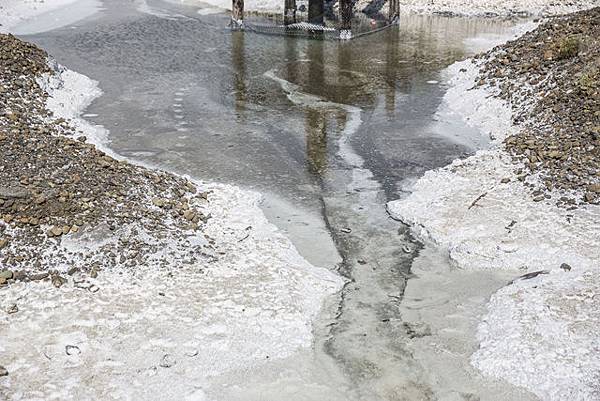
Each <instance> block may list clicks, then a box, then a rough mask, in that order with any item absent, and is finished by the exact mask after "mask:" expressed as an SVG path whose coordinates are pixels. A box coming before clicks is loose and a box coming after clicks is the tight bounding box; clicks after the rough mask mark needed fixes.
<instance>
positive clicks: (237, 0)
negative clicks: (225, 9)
mask: <svg viewBox="0 0 600 401" xmlns="http://www.w3.org/2000/svg"><path fill="white" fill-rule="evenodd" d="M243 26H244V0H233V2H232V5H231V27H232V28H234V29H236V28H237V29H241V28H242V27H243Z"/></svg>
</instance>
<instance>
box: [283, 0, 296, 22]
mask: <svg viewBox="0 0 600 401" xmlns="http://www.w3.org/2000/svg"><path fill="white" fill-rule="evenodd" d="M283 4H284V5H283V8H284V9H283V23H284V24H285V25H290V24H294V23H296V0H284V3H283Z"/></svg>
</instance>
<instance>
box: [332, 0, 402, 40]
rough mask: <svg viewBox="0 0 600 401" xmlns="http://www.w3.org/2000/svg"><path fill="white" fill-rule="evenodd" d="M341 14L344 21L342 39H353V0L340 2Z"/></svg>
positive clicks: (341, 28) (341, 32)
mask: <svg viewBox="0 0 600 401" xmlns="http://www.w3.org/2000/svg"><path fill="white" fill-rule="evenodd" d="M390 1H393V0H390ZM340 14H341V19H342V24H341V25H340V39H352V31H351V29H352V14H353V10H352V0H340Z"/></svg>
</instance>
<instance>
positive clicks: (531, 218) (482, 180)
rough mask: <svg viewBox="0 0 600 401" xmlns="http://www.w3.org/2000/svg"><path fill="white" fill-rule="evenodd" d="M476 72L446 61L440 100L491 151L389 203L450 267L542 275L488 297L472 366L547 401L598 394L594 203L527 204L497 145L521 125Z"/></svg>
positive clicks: (599, 229)
mask: <svg viewBox="0 0 600 401" xmlns="http://www.w3.org/2000/svg"><path fill="white" fill-rule="evenodd" d="M477 71H478V67H477V66H476V65H475V64H473V62H472V61H471V60H467V61H464V62H461V63H457V64H455V65H453V66H451V67H450V68H449V70H448V72H449V74H450V76H451V79H450V81H449V85H450V89H449V90H448V93H447V94H446V99H445V101H446V103H447V104H448V105H451V107H452V108H453V110H454V111H455V112H456V113H457V114H458V115H459V116H462V118H464V119H465V121H467V122H468V123H469V124H471V125H473V126H475V127H478V128H479V129H480V131H481V132H482V134H484V135H489V136H490V137H491V139H492V147H491V149H489V150H484V151H479V152H477V153H476V154H475V155H474V156H471V157H469V158H467V159H465V160H456V161H454V162H453V163H452V164H451V165H449V166H447V167H444V168H441V169H438V170H434V171H429V172H427V173H426V174H425V175H424V176H423V177H422V178H421V179H419V180H418V181H417V182H416V183H415V184H414V186H413V188H412V190H413V192H412V193H411V195H409V196H408V197H407V198H406V199H402V200H399V201H394V202H390V203H389V204H388V209H389V211H390V213H391V214H392V215H393V216H394V217H396V218H398V219H400V220H402V221H404V222H406V223H408V224H410V225H411V228H412V230H413V232H414V233H415V235H417V236H418V237H419V238H420V239H422V240H423V241H425V242H426V243H429V244H433V245H435V246H438V247H440V248H441V249H443V250H446V251H447V253H448V255H449V259H450V261H451V263H452V265H453V266H454V267H455V268H459V269H461V270H472V271H481V270H482V269H484V270H485V269H487V270H490V271H498V270H506V271H512V272H514V276H515V277H518V276H519V275H520V274H522V273H525V272H534V271H540V270H545V271H547V272H548V274H542V275H539V276H537V277H535V278H533V279H529V280H524V279H519V280H516V281H514V282H513V283H512V284H507V285H505V286H502V288H501V289H500V290H499V291H498V292H496V294H494V295H493V296H492V298H491V300H490V303H489V305H488V308H487V313H486V315H485V316H484V318H483V320H482V322H481V323H480V324H479V327H478V333H477V338H478V341H479V349H478V350H477V351H476V352H475V353H474V354H473V356H472V363H473V365H474V366H476V367H477V368H478V369H480V370H481V371H482V372H483V373H485V374H486V375H489V376H492V377H497V378H501V379H504V380H506V381H508V382H510V383H512V384H514V385H517V386H522V387H524V388H526V389H527V390H529V391H531V392H532V393H534V394H535V395H537V396H539V397H540V398H541V399H544V400H565V399H569V400H598V399H599V398H600V386H599V383H600V381H599V380H598V378H599V377H600V358H598V355H600V334H599V331H598V328H599V327H600V315H599V314H598V306H599V305H598V299H599V297H598V289H599V286H600V281H599V278H598V268H599V267H600V207H598V206H594V205H586V206H583V207H580V208H579V209H576V210H571V211H566V210H564V209H559V208H557V207H556V206H555V205H554V204H553V202H551V201H542V202H533V199H532V196H531V194H530V193H529V191H528V190H526V189H525V187H524V186H523V185H522V184H521V183H520V182H519V181H518V180H517V178H516V175H515V174H514V170H515V165H514V164H512V161H511V158H510V157H509V155H508V154H507V153H506V152H505V151H504V150H503V147H502V145H501V142H502V140H503V139H504V138H505V137H506V136H507V135H510V134H512V133H515V132H517V130H518V129H519V127H515V126H512V125H511V111H510V107H509V105H507V104H505V103H504V102H503V101H501V100H499V99H498V98H495V97H494V96H493V92H491V91H490V90H489V89H485V88H478V87H475V82H476V76H477ZM503 178H508V179H510V181H509V182H507V183H504V184H503V183H501V180H502V179H503ZM533 179H535V178H533ZM562 263H567V264H568V265H569V266H570V267H571V270H568V271H564V270H563V269H561V268H560V266H561V264H562ZM409 288H410V282H409Z"/></svg>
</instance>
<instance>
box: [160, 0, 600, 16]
mask: <svg viewBox="0 0 600 401" xmlns="http://www.w3.org/2000/svg"><path fill="white" fill-rule="evenodd" d="M169 1H171V2H178V3H185V4H192V5H199V6H203V5H207V4H208V5H211V6H214V7H219V8H222V9H224V10H231V1H230V0H169ZM368 3H370V0H360V1H359V2H358V4H357V7H358V8H359V9H362V8H364V7H365V6H366V5H367V4H368ZM599 4H600V3H599V2H598V0H580V1H568V0H558V1H549V0H524V1H519V0H508V1H505V0H441V1H440V0H435V1H431V0H400V11H401V13H419V14H432V13H453V14H458V15H467V16H469V15H470V16H474V15H477V16H481V15H486V14H494V15H513V14H519V13H521V14H527V15H535V16H546V15H555V14H563V13H567V12H573V11H578V10H583V9H586V8H590V7H594V6H597V5H599ZM244 8H245V10H247V11H263V12H282V11H283V1H280V0H249V1H245V3H244Z"/></svg>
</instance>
